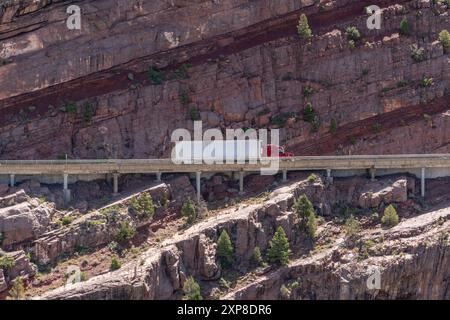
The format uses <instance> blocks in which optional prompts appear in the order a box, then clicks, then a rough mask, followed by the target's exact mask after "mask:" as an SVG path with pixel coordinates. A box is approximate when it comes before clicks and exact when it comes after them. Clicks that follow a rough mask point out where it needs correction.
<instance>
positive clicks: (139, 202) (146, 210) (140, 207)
mask: <svg viewBox="0 0 450 320" xmlns="http://www.w3.org/2000/svg"><path fill="white" fill-rule="evenodd" d="M130 204H131V206H132V208H133V209H134V211H135V212H136V213H137V216H138V218H139V219H141V220H144V219H149V218H153V215H154V214H155V205H154V203H153V199H152V197H151V195H149V194H148V193H147V192H143V193H141V194H140V195H139V196H134V197H132V198H131V199H130Z"/></svg>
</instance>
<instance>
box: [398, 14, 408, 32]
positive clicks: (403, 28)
mask: <svg viewBox="0 0 450 320" xmlns="http://www.w3.org/2000/svg"><path fill="white" fill-rule="evenodd" d="M400 34H402V35H408V34H409V22H408V19H407V18H406V17H405V18H403V19H402V21H401V22H400Z"/></svg>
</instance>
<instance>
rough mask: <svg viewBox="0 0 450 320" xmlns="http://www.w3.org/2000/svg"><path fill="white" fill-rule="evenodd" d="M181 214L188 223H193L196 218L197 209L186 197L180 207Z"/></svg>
mask: <svg viewBox="0 0 450 320" xmlns="http://www.w3.org/2000/svg"><path fill="white" fill-rule="evenodd" d="M181 214H182V215H183V217H185V218H186V220H187V223H188V224H192V223H194V221H195V220H196V219H197V210H196V208H195V206H194V203H193V202H192V200H191V199H188V200H187V201H186V202H185V203H184V204H183V207H182V208H181Z"/></svg>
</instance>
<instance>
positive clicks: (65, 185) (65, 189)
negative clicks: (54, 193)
mask: <svg viewBox="0 0 450 320" xmlns="http://www.w3.org/2000/svg"><path fill="white" fill-rule="evenodd" d="M63 178H64V182H63V195H64V202H65V203H66V204H68V203H69V202H70V200H71V196H70V189H69V174H67V173H64V174H63Z"/></svg>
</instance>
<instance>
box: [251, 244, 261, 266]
mask: <svg viewBox="0 0 450 320" xmlns="http://www.w3.org/2000/svg"><path fill="white" fill-rule="evenodd" d="M250 264H251V266H253V267H259V266H261V265H263V259H262V255H261V249H260V248H259V247H255V249H254V250H253V254H252V256H251V258H250Z"/></svg>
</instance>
